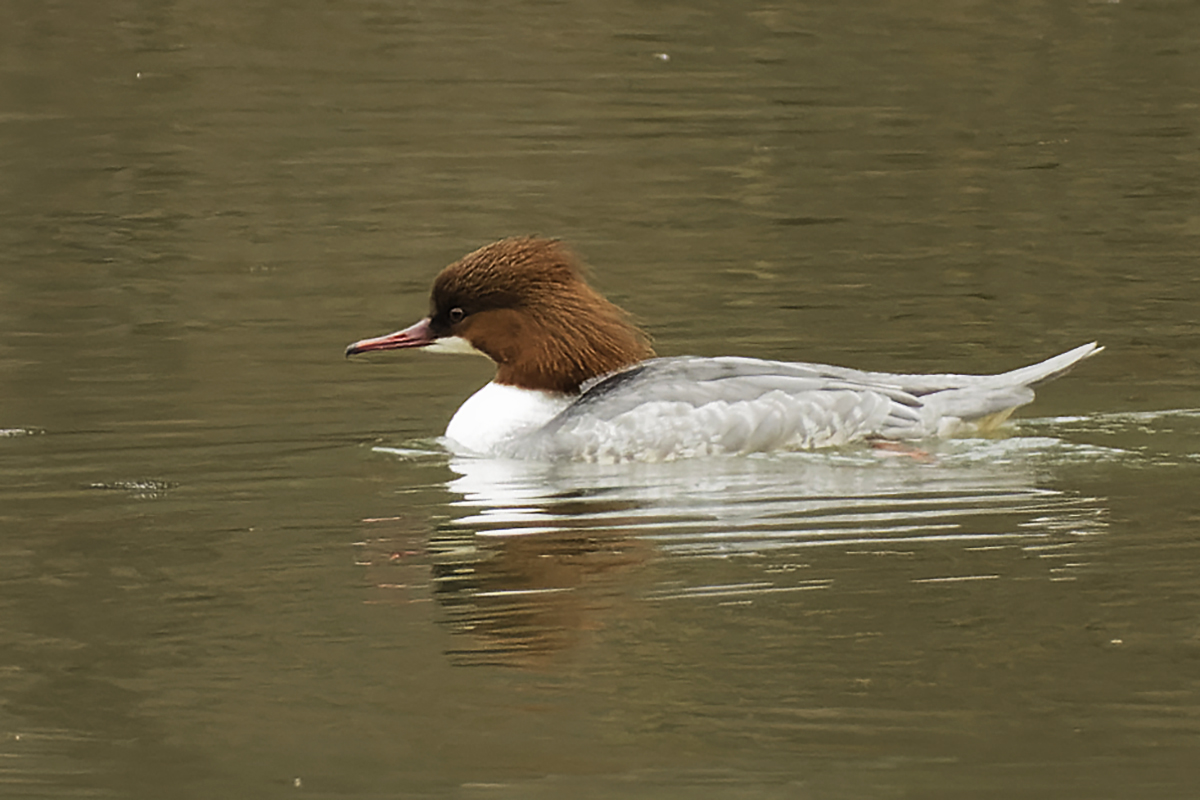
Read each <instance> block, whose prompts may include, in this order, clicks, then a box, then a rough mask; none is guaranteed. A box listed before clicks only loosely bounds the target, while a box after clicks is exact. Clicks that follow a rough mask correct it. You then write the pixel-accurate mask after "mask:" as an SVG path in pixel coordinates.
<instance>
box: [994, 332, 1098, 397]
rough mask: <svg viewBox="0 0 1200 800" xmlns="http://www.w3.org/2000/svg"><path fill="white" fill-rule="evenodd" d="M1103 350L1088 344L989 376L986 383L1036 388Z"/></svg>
mask: <svg viewBox="0 0 1200 800" xmlns="http://www.w3.org/2000/svg"><path fill="white" fill-rule="evenodd" d="M1103 349H1104V348H1103V347H1101V346H1100V345H1098V344H1096V343H1095V342H1088V343H1087V344H1084V345H1080V346H1079V347H1076V348H1075V349H1074V350H1068V351H1067V352H1065V353H1060V354H1058V355H1056V356H1052V357H1051V358H1047V359H1046V360H1045V361H1041V362H1039V363H1037V364H1030V365H1029V366H1027V367H1021V368H1019V369H1014V370H1012V371H1010V372H1003V373H1001V374H999V375H993V376H990V380H989V381H988V383H994V384H995V385H998V386H1037V385H1038V384H1041V383H1045V382H1046V381H1049V380H1053V379H1054V378H1057V377H1059V376H1060V375H1065V374H1066V373H1067V372H1069V371H1070V370H1071V369H1072V368H1073V367H1074V366H1075V365H1076V364H1078V363H1079V362H1080V361H1083V360H1084V359H1085V358H1090V357H1092V356H1094V355H1096V353H1099V352H1100V351H1101V350H1103Z"/></svg>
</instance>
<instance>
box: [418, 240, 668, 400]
mask: <svg viewBox="0 0 1200 800" xmlns="http://www.w3.org/2000/svg"><path fill="white" fill-rule="evenodd" d="M429 324H430V327H431V328H432V330H433V332H434V335H436V336H437V337H439V338H444V337H458V338H460V339H463V340H466V341H467V342H469V343H470V345H471V346H472V347H474V348H475V349H476V350H479V351H480V352H482V353H484V354H485V355H487V356H489V357H490V358H491V359H492V360H493V361H495V362H496V365H497V368H498V369H497V372H496V382H497V383H502V384H508V385H512V386H521V387H524V388H529V389H544V390H548V391H555V392H569V393H573V392H578V391H579V386H580V384H582V383H583V382H585V381H587V380H589V379H591V378H595V377H599V376H600V375H605V374H607V373H610V372H613V371H615V370H618V369H621V368H623V367H627V366H630V365H632V364H636V363H637V362H639V361H641V360H643V359H646V358H649V357H651V356H653V355H654V351H653V349H651V347H650V344H649V342H648V340H647V337H646V335H645V334H644V333H642V331H641V330H639V329H638V328H637V327H636V326H635V325H633V324H632V323H631V322H630V320H629V316H628V314H626V313H625V312H624V311H623V310H621V309H620V308H618V307H617V306H615V305H613V304H612V303H610V302H609V301H608V300H606V299H605V298H604V297H603V296H602V295H600V294H599V293H598V292H597V291H596V290H595V289H593V288H592V287H591V286H589V285H588V284H587V281H586V280H585V279H584V276H583V268H582V265H581V264H580V262H579V260H578V258H577V257H576V256H575V255H574V253H572V252H571V251H570V249H568V248H567V247H566V246H565V245H563V244H562V243H561V242H559V241H557V240H554V239H540V238H535V237H520V238H511V239H502V240H500V241H498V242H494V243H492V244H489V245H487V246H486V247H481V248H480V249H478V250H476V251H475V252H473V253H470V254H468V255H466V256H464V257H463V258H461V259H460V260H458V261H456V262H455V263H453V264H451V265H450V266H448V267H446V268H445V269H444V270H442V272H441V274H440V275H438V276H437V279H436V280H435V281H434V284H433V293H432V296H431V299H430V322H429Z"/></svg>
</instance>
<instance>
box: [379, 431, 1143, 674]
mask: <svg viewBox="0 0 1200 800" xmlns="http://www.w3.org/2000/svg"><path fill="white" fill-rule="evenodd" d="M1037 427H1038V426H1037V425H1036V424H1035V425H1033V426H1032V428H1033V429H1037ZM398 454H399V453H398ZM410 456H411V454H410ZM1138 457H1139V456H1138V455H1137V454H1133V453H1130V452H1127V451H1124V450H1121V449H1118V448H1106V447H1098V446H1093V445H1082V444H1069V443H1067V442H1065V441H1063V440H1061V439H1059V438H1055V437H1053V436H1017V437H1013V438H1007V439H990V440H989V439H964V440H954V441H948V442H941V443H937V444H935V445H933V446H932V447H931V449H930V450H929V451H928V452H927V453H922V452H914V451H909V452H905V451H901V452H891V451H878V450H874V449H872V448H869V447H863V448H859V449H850V450H836V451H822V452H814V453H789V454H781V455H775V456H761V457H749V458H746V457H730V458H714V459H696V460H688V461H679V462H673V463H667V464H622V465H598V464H570V463H566V464H564V463H537V462H520V461H498V460H483V459H467V458H453V459H452V460H451V461H450V462H449V466H450V468H451V469H452V470H453V471H454V472H455V473H456V474H457V477H455V478H453V479H452V480H450V481H449V482H448V483H447V488H448V489H449V490H450V491H451V492H452V493H453V495H454V496H455V498H456V499H454V500H452V501H451V503H450V515H449V517H450V518H449V519H447V520H445V521H443V522H441V523H440V524H437V525H436V529H435V530H434V531H433V533H432V534H431V535H430V537H429V539H428V541H427V545H426V550H425V556H426V558H427V561H426V564H427V568H428V569H429V570H430V572H431V573H432V580H431V586H432V593H433V597H434V599H435V600H437V602H438V603H439V604H440V605H441V607H442V608H443V609H444V610H445V612H446V613H447V615H448V617H449V620H448V621H449V624H450V626H451V628H452V629H453V630H455V631H456V632H459V633H463V634H467V635H469V637H470V639H471V641H472V644H471V645H470V646H466V647H464V648H462V649H460V650H456V651H454V652H452V653H451V654H450V655H451V657H452V658H453V659H454V660H455V662H456V663H459V664H497V663H503V664H529V663H531V661H536V660H537V659H539V658H540V657H543V656H545V655H546V654H548V653H551V652H554V651H557V650H561V649H566V648H570V647H572V646H574V644H576V643H577V641H578V639H579V637H580V635H581V634H582V632H583V631H588V630H595V629H597V628H598V627H602V626H603V622H602V621H600V620H601V619H603V618H605V617H606V616H608V615H611V614H613V613H617V612H616V611H615V607H620V606H628V604H630V603H646V602H650V603H667V602H670V603H678V602H691V603H697V602H699V603H712V604H746V603H753V602H759V601H764V600H766V599H767V598H771V597H776V598H780V599H781V600H784V599H786V598H788V597H795V598H797V601H799V598H802V597H804V596H805V595H804V593H810V592H823V591H827V590H830V589H836V588H837V587H838V586H839V585H840V582H841V581H846V580H851V581H853V580H854V578H853V577H852V576H853V575H854V574H856V573H857V572H859V571H861V570H871V569H875V570H876V572H875V573H874V574H875V575H876V577H879V578H888V577H889V576H890V579H898V580H903V581H907V583H908V585H913V586H916V585H921V586H928V587H930V590H934V588H935V587H939V586H955V585H970V584H974V583H976V582H986V581H998V580H1002V579H1005V578H1010V577H1011V578H1013V579H1016V578H1018V577H1019V578H1021V579H1029V578H1030V577H1031V574H1030V573H1029V569H1030V567H1029V566H1028V564H1029V563H1030V559H1032V562H1033V563H1034V564H1040V565H1041V567H1040V569H1037V568H1035V572H1034V574H1033V575H1032V577H1037V575H1040V576H1041V579H1043V580H1050V581H1057V580H1067V581H1069V580H1074V579H1075V578H1076V577H1077V575H1078V574H1079V571H1080V570H1081V569H1084V568H1086V566H1087V556H1086V553H1084V552H1081V551H1080V549H1079V545H1080V544H1081V543H1082V542H1085V541H1087V540H1088V539H1089V538H1090V537H1093V536H1095V535H1096V534H1098V533H1102V532H1103V531H1104V530H1105V525H1106V521H1105V518H1106V509H1105V505H1104V501H1103V499H1102V498H1097V497H1091V496H1087V495H1085V494H1081V493H1078V492H1074V491H1069V490H1064V489H1060V488H1054V483H1055V481H1054V477H1053V476H1054V474H1055V473H1056V471H1057V470H1059V469H1061V468H1063V467H1065V466H1066V465H1069V464H1072V463H1092V462H1096V461H1104V460H1113V459H1117V460H1127V459H1137V458H1138ZM948 552H956V553H958V554H959V555H958V556H955V557H949V558H946V557H935V558H932V559H924V560H920V559H918V561H919V562H920V563H919V564H917V563H915V562H914V561H913V557H914V556H917V555H920V554H921V553H933V554H934V555H935V556H944V555H945V554H946V553H948ZM855 555H859V556H864V555H869V556H882V557H885V558H890V559H891V561H889V562H887V563H888V564H891V565H892V566H891V567H889V566H887V565H886V564H884V565H882V566H879V567H871V566H870V565H869V564H868V563H866V562H860V561H854V562H853V563H852V564H847V563H846V557H847V556H855ZM897 559H899V560H897ZM905 559H907V561H905ZM688 564H693V565H696V567H698V568H690V567H688V566H687V565H688ZM705 565H709V566H705ZM648 568H649V569H648ZM939 570H940V571H939ZM1018 571H1019V572H1020V574H1019V575H1018V574H1017V573H1018ZM1010 573H1012V574H1010ZM900 576H903V577H900ZM789 602H792V601H789Z"/></svg>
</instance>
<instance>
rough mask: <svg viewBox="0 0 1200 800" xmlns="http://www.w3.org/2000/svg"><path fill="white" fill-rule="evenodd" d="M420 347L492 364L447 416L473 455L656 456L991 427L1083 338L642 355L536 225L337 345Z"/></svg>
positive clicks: (643, 347) (460, 446)
mask: <svg viewBox="0 0 1200 800" xmlns="http://www.w3.org/2000/svg"><path fill="white" fill-rule="evenodd" d="M408 347H424V348H427V349H429V350H433V351H443V352H470V353H479V354H482V355H486V356H488V357H489V358H491V359H492V360H493V361H494V362H495V363H496V366H497V371H496V377H495V379H494V380H493V381H492V382H491V383H489V384H487V385H486V386H484V387H483V388H482V389H480V390H479V391H478V392H476V393H475V394H474V395H473V396H472V397H470V398H469V399H468V400H467V401H466V402H465V403H463V404H462V406H461V407H460V408H459V409H458V411H457V413H455V415H454V417H453V419H451V420H450V424H449V426H448V427H447V428H446V438H447V439H448V440H449V443H450V444H451V446H452V447H454V449H456V450H460V451H463V452H466V453H471V454H477V455H484V456H507V457H517V458H534V459H560V458H567V459H581V460H597V461H624V460H640V461H658V460H670V459H675V458H680V457H686V456H696V455H707V454H719V453H751V452H762V451H770V450H789V449H790V450H795V449H808V448H814V447H825V446H833V445H841V444H846V443H849V442H854V441H860V440H863V439H884V440H915V439H921V438H925V437H929V436H946V435H950V434H953V433H955V432H956V431H958V430H960V429H964V428H966V429H968V430H970V429H976V430H987V429H989V428H992V427H995V426H996V425H998V424H1000V423H1001V422H1003V421H1004V420H1005V419H1006V418H1007V417H1008V415H1009V414H1010V413H1012V411H1013V409H1015V408H1017V407H1018V406H1022V405H1024V404H1026V403H1028V402H1030V401H1031V400H1033V390H1032V388H1031V387H1032V386H1034V385H1036V384H1038V383H1041V382H1043V381H1047V380H1050V379H1051V378H1054V377H1057V376H1059V375H1061V374H1063V373H1064V372H1066V371H1067V370H1068V369H1070V368H1071V367H1073V366H1074V365H1075V364H1076V363H1078V362H1079V361H1081V360H1083V359H1084V358H1087V357H1088V356H1091V355H1093V354H1095V353H1097V352H1099V351H1100V350H1101V349H1102V348H1101V347H1099V346H1098V345H1096V344H1095V343H1091V344H1086V345H1083V346H1081V347H1077V348H1075V349H1074V350H1071V351H1068V352H1066V353H1063V354H1061V355H1058V356H1054V357H1053V358H1049V359H1047V360H1045V361H1043V362H1041V363H1039V364H1034V365H1032V366H1028V367H1023V368H1021V369H1016V370H1013V371H1011V372H1005V373H1003V374H1000V375H951V374H946V375H893V374H890V373H885V372H863V371H860V370H855V369H847V368H844V367H831V366H826V365H823V364H805V363H790V362H781V361H762V360H758V359H752V358H737V357H722V358H698V357H692V356H687V357H678V358H653V355H654V352H653V350H651V348H650V345H649V344H648V342H647V340H646V337H645V336H644V335H643V334H642V333H641V331H639V330H638V329H637V328H636V327H634V326H633V325H632V324H631V323H630V322H629V320H628V318H627V316H626V315H625V313H624V312H623V311H622V310H621V309H619V308H617V307H616V306H614V305H613V304H612V303H610V302H608V301H607V300H605V299H604V298H603V297H601V296H600V295H599V294H598V293H597V292H596V291H595V290H594V289H592V288H591V287H590V286H588V285H587V283H586V282H585V281H584V279H583V277H582V276H581V274H580V268H579V265H578V262H577V261H576V259H575V258H574V256H573V255H572V254H571V252H570V251H569V250H567V249H566V248H565V247H564V246H563V245H562V244H560V243H558V242H556V241H553V240H547V239H537V238H516V239H504V240H502V241H499V242H495V243H494V244H490V245H488V246H487V247H483V248H481V249H479V250H476V251H475V252H474V253H470V254H469V255H467V256H465V257H463V258H462V259H461V260H459V261H457V262H455V263H454V264H451V265H450V266H448V267H446V269H444V270H443V271H442V273H441V274H440V275H438V277H437V279H436V280H435V281H434V284H433V295H432V301H431V310H430V315H429V316H428V317H426V318H425V319H423V320H421V321H420V322H418V323H416V324H415V325H413V326H411V327H409V328H406V329H404V330H402V331H397V332H396V333H392V334H389V335H387V336H380V337H378V338H373V339H363V340H362V341H358V342H355V343H354V344H352V345H350V346H349V347H348V348H347V349H346V354H347V355H353V354H355V353H363V352H368V351H372V350H392V349H398V348H408Z"/></svg>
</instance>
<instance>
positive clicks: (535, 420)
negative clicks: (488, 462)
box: [446, 383, 575, 455]
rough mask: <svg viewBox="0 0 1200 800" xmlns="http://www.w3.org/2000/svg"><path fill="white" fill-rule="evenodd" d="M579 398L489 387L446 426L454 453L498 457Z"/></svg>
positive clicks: (460, 410) (500, 385) (467, 404)
mask: <svg viewBox="0 0 1200 800" xmlns="http://www.w3.org/2000/svg"><path fill="white" fill-rule="evenodd" d="M574 399H575V398H574V397H573V396H571V395H565V394H552V393H550V392H542V391H535V390H533V389H519V388H517V387H516V386H506V385H504V384H501V383H489V384H488V385H486V386H484V387H483V388H482V389H480V390H479V391H478V392H476V393H475V394H473V395H471V396H470V397H468V398H467V401H466V402H465V403H463V404H462V405H461V406H459V408H458V411H456V412H455V413H454V416H453V417H452V418H451V419H450V424H449V425H447V426H446V438H447V439H448V440H450V441H449V444H450V445H451V447H452V449H454V450H456V451H460V452H467V453H473V454H476V455H496V454H498V453H500V452H501V451H502V450H503V449H504V448H503V445H504V444H505V443H507V442H510V441H512V440H513V439H514V438H516V437H519V436H521V435H523V434H527V433H531V432H532V431H535V430H537V429H538V428H541V427H542V426H543V425H545V424H546V423H547V422H549V421H550V420H551V419H553V418H554V417H555V415H557V414H558V413H559V412H560V411H562V410H563V409H564V408H566V407H567V406H569V405H570V404H571V402H572V401H573V400H574Z"/></svg>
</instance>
